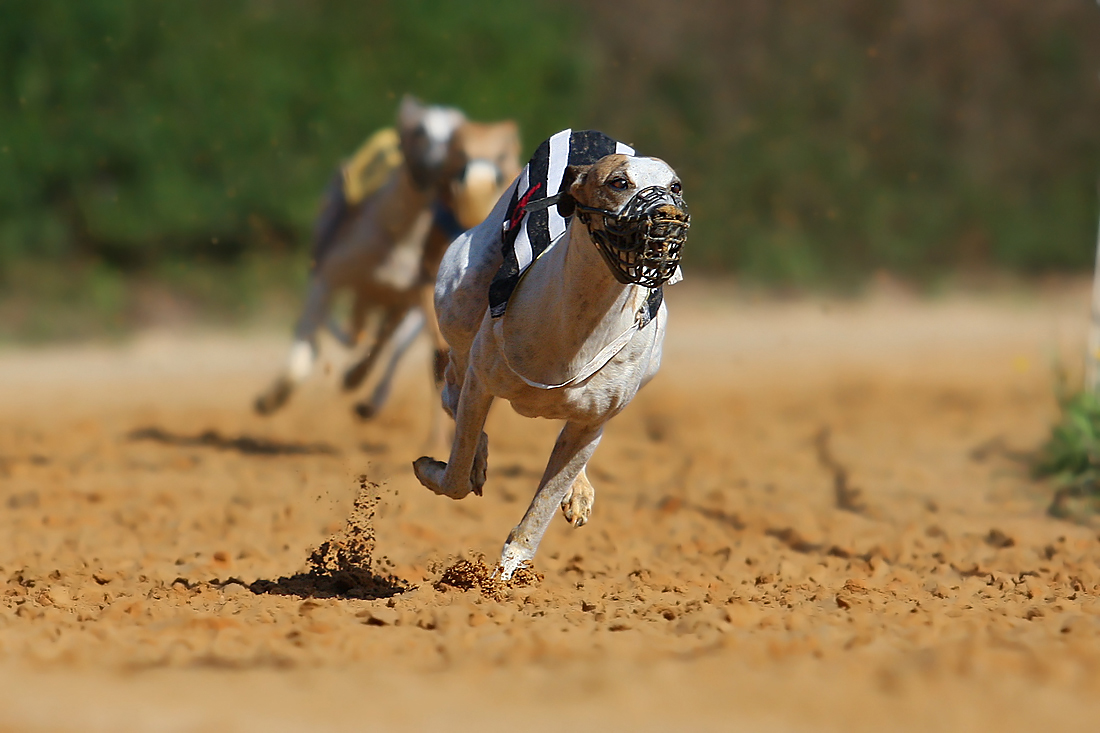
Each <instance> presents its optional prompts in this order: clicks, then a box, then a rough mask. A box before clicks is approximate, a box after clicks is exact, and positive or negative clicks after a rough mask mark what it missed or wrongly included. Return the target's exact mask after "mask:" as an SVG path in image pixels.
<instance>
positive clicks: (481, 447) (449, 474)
mask: <svg viewBox="0 0 1100 733" xmlns="http://www.w3.org/2000/svg"><path fill="white" fill-rule="evenodd" d="M492 404H493V395H492V393H490V392H489V391H488V390H487V389H486V388H485V386H484V385H483V384H482V382H481V380H480V379H479V378H478V376H477V375H476V374H475V373H474V371H473V369H469V370H467V372H466V378H465V380H464V382H463V385H462V393H461V395H460V396H459V398H458V413H457V414H456V415H455V439H454V442H453V443H452V444H451V457H450V460H448V461H447V462H446V463H443V462H442V461H437V460H435V459H433V458H429V457H428V456H421V457H420V458H417V459H416V460H415V461H414V462H413V472H414V473H416V478H417V479H419V480H420V483H422V484H424V486H426V487H427V488H429V489H431V490H432V491H434V492H435V493H437V494H442V495H443V496H449V497H451V498H452V499H461V498H463V497H464V496H466V495H467V494H469V493H470V492H471V491H472V492H474V493H475V494H479V495H480V494H481V487H482V486H484V485H485V469H486V464H487V462H488V454H489V442H488V438H487V437H486V435H485V433H484V432H482V430H483V428H484V427H485V418H486V417H488V415H489V407H490V406H491V405H492Z"/></svg>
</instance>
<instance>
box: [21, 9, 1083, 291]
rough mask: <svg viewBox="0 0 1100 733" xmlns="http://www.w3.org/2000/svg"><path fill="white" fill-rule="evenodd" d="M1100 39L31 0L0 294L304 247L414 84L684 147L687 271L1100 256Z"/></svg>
mask: <svg viewBox="0 0 1100 733" xmlns="http://www.w3.org/2000/svg"><path fill="white" fill-rule="evenodd" d="M1098 39H1100V9H1098V8H1097V7H1096V5H1095V4H1093V3H1090V2H1085V1H1084V0H1044V1H1043V2H1034V1H1033V0H972V1H971V2H968V3H958V2H954V1H953V0H834V1H833V2H829V3H821V2H815V1H814V0H738V1H737V2H729V1H728V0H691V1H689V2H684V3H668V2H657V1H656V0H637V1H635V2H630V3H621V2H611V1H610V0H600V1H593V0H589V1H587V2H582V1H581V0H577V1H576V2H558V3H548V2H530V3H504V2H500V3H497V2H488V1H487V0H470V1H468V2H463V3H449V2H444V1H443V0H392V1H388V2H387V1H384V0H379V1H377V2H363V1H360V0H188V2H185V3H183V2H158V1H153V2H150V1H149V0H143V1H138V0H81V1H80V2H77V3H73V2H64V1H63V0H6V2H5V3H4V10H3V22H2V23H0V287H7V288H15V287H18V286H19V284H20V282H21V281H22V280H23V279H24V276H25V273H26V272H28V271H31V270H34V268H31V270H28V269H27V264H26V263H28V262H31V263H34V262H46V263H49V264H50V265H51V266H52V265H54V264H56V263H59V262H64V263H67V264H71V265H72V266H73V267H74V268H78V269H79V271H82V272H94V273H97V275H96V278H97V282H100V281H102V282H106V283H107V284H106V285H102V283H101V284H100V285H96V288H98V291H97V292H99V294H98V295H96V296H95V297H96V298H100V299H106V300H107V301H111V299H112V298H115V299H116V300H117V298H118V297H121V296H119V295H118V292H119V290H120V288H122V287H123V286H121V285H119V284H118V281H117V273H131V272H137V273H144V272H162V271H168V272H171V271H173V268H177V269H178V268H180V267H191V266H192V265H194V263H200V264H201V263H208V264H217V263H223V264H224V263H241V262H244V263H255V262H257V261H264V260H268V259H272V258H276V257H279V256H284V255H286V256H290V257H294V255H295V254H296V253H298V252H300V251H301V250H303V249H305V247H306V245H307V242H306V237H307V236H308V231H309V229H310V224H311V220H312V217H313V214H314V207H315V205H316V200H317V196H318V194H319V192H320V190H321V188H322V187H323V185H324V184H325V182H326V181H327V179H328V176H329V175H330V172H331V170H332V168H333V166H334V165H335V164H336V163H337V162H338V161H339V159H340V158H341V157H342V156H343V155H346V154H348V153H349V152H350V151H352V150H353V149H354V148H355V146H356V145H357V144H358V143H359V142H360V141H361V140H362V139H363V138H365V137H366V136H367V135H368V134H369V133H370V132H371V131H373V130H374V129H376V128H377V127H380V126H382V125H385V124H388V123H389V122H390V121H391V119H392V116H393V113H394V109H395V106H396V100H397V98H398V97H399V96H400V94H401V93H403V92H405V91H412V92H415V93H417V94H419V95H420V96H422V97H423V98H425V99H428V100H431V101H440V102H445V103H451V104H456V105H458V106H461V107H462V108H464V109H465V110H466V111H467V112H468V114H470V116H472V117H474V118H479V119H496V118H502V117H515V118H517V119H518V120H519V122H520V123H521V125H522V127H523V132H524V138H525V143H526V146H527V148H528V149H533V148H534V146H535V145H536V144H537V143H538V142H539V141H540V140H541V139H543V138H544V137H546V136H547V135H549V134H551V133H552V132H554V131H556V130H558V129H561V128H563V127H568V126H572V127H576V128H582V127H598V128H600V129H604V130H605V131H607V132H609V133H611V134H612V135H615V136H617V137H619V138H621V139H624V140H628V141H630V142H633V143H635V144H636V145H637V146H639V147H640V148H641V149H642V150H643V151H645V152H650V153H652V154H656V155H659V156H661V157H663V158H665V159H667V160H668V161H669V162H670V163H672V164H673V165H674V166H675V167H676V168H677V169H678V170H679V171H680V173H681V174H682V176H683V177H684V179H685V192H686V194H687V198H688V201H689V203H690V205H691V206H692V212H693V216H694V222H695V226H694V227H693V230H692V242H691V245H690V251H689V253H688V255H687V257H688V263H687V264H688V266H689V271H690V268H691V267H693V266H694V267H700V266H705V267H707V268H708V269H711V268H726V269H729V270H732V271H734V272H737V273H739V274H742V275H744V276H747V277H750V278H754V279H758V280H764V281H767V282H779V283H786V284H794V285H804V284H808V283H814V282H820V281H822V280H825V281H849V282H856V281H858V280H859V279H860V278H861V277H863V276H865V275H866V274H867V273H869V272H871V271H874V270H877V269H886V270H889V271H892V272H895V273H898V274H901V275H904V276H908V277H913V278H918V279H925V278H930V277H935V276H937V275H939V274H942V273H946V272H953V271H957V270H959V269H962V270H966V271H972V270H984V269H990V268H994V269H1008V270H1012V271H1017V272H1022V273H1034V272H1042V271H1050V270H1071V269H1077V268H1084V267H1087V266H1089V265H1090V263H1091V258H1092V254H1093V244H1092V243H1093V241H1094V237H1095V225H1096V214H1097V206H1096V198H1097V196H1096V179H1097V170H1098V167H1097V162H1098V158H1100V155H1098V153H1100V138H1098V135H1097V121H1098V120H1100V79H1098V76H1097V74H1098V72H1100V43H1097V41H1098ZM298 259H301V258H298ZM39 269H41V268H39ZM78 269H73V270H72V271H73V272H76V271H78ZM301 269H302V270H304V269H305V264H304V262H303V263H302V266H301ZM34 271H37V270H34ZM112 278H115V279H112ZM51 283H53V284H52V285H51V286H50V287H52V288H54V289H59V290H64V289H65V288H64V284H63V283H58V282H57V281H56V277H55V279H54V280H51ZM112 283H114V284H112ZM112 293H114V295H112Z"/></svg>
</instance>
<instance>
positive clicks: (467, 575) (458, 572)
mask: <svg viewBox="0 0 1100 733" xmlns="http://www.w3.org/2000/svg"><path fill="white" fill-rule="evenodd" d="M495 570H496V566H495V565H492V566H490V565H488V564H487V563H486V562H485V558H484V557H477V558H474V559H473V560H466V559H461V560H457V561H455V562H454V563H452V564H451V565H449V566H448V567H447V569H446V570H444V571H443V575H442V576H441V577H440V578H439V580H437V581H436V582H435V589H436V590H440V591H442V590H446V589H447V588H458V589H459V590H473V589H475V588H476V589H478V590H480V591H481V593H482V595H484V596H487V597H489V598H494V599H496V600H500V599H502V598H504V597H506V596H507V594H508V590H509V589H511V588H523V587H526V586H530V585H537V584H538V583H540V582H542V579H543V576H542V575H540V574H539V573H536V572H535V571H534V570H533V569H532V568H531V567H530V566H527V565H524V566H523V567H520V568H519V569H517V570H516V571H515V572H514V573H513V574H512V578H511V579H510V580H508V581H502V580H501V579H500V578H499V577H498V576H497V575H495V574H494V571H495Z"/></svg>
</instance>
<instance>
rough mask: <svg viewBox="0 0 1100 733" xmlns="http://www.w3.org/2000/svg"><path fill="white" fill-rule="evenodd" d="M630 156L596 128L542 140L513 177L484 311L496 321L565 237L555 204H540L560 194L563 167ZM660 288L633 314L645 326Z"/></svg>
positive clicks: (563, 222) (658, 300)
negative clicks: (526, 275) (530, 271)
mask: <svg viewBox="0 0 1100 733" xmlns="http://www.w3.org/2000/svg"><path fill="white" fill-rule="evenodd" d="M612 153H620V154H622V155H634V154H635V152H634V148H632V147H630V146H629V145H627V144H625V143H621V142H619V141H618V140H615V139H614V138H611V137H608V136H607V135H605V134H604V133H602V132H599V131H597V130H577V131H573V130H562V131H561V132H559V133H557V134H555V135H553V136H551V137H550V138H549V139H548V140H545V141H544V142H543V143H542V144H541V145H539V147H538V149H536V150H535V154H534V155H533V156H532V157H531V160H530V161H529V162H528V163H527V165H526V166H524V168H523V171H522V172H521V173H520V174H519V183H518V184H517V185H516V189H515V191H514V192H513V193H512V199H511V201H509V202H508V213H507V214H506V216H505V217H504V225H503V228H502V232H501V249H502V252H503V254H504V262H503V263H502V264H501V266H500V269H499V270H498V271H497V274H496V275H495V276H494V277H493V281H492V282H491V283H490V284H489V312H490V314H491V315H492V317H493V318H500V317H501V316H503V315H504V311H505V310H506V309H507V307H508V298H510V297H511V295H512V292H513V291H514V290H515V289H516V285H518V284H519V280H520V277H521V276H522V275H523V272H524V270H526V269H527V268H528V267H530V265H531V263H532V262H534V261H535V260H536V259H538V257H539V255H541V254H542V253H543V252H545V251H546V249H547V248H548V247H549V246H550V244H551V243H552V242H554V240H556V239H557V238H558V237H560V236H561V235H562V234H564V233H565V230H566V229H567V228H568V226H569V220H568V219H566V218H565V217H563V216H562V215H561V214H559V213H558V209H557V207H556V206H553V205H550V206H547V205H546V204H547V203H549V202H548V201H547V199H551V200H552V201H556V200H557V196H558V194H559V193H561V184H562V179H563V178H564V176H565V168H566V166H570V165H591V164H592V163H595V162H597V161H598V160H599V159H600V158H603V157H604V156H605V155H611V154H612ZM663 297H664V296H663V293H662V291H661V288H654V289H653V290H652V291H650V295H649V297H648V298H647V299H646V305H645V308H644V312H643V313H641V314H639V315H640V317H641V319H642V320H643V321H644V323H643V324H642V325H643V326H644V325H645V323H648V322H649V321H650V320H651V319H652V318H653V316H654V315H656V314H657V309H658V308H659V307H660V305H661V300H662V299H663Z"/></svg>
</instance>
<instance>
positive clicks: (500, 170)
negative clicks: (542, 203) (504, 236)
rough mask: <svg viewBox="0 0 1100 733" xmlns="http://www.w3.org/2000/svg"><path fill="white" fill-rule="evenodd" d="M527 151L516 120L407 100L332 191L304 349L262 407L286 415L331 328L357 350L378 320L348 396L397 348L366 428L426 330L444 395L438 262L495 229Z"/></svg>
mask: <svg viewBox="0 0 1100 733" xmlns="http://www.w3.org/2000/svg"><path fill="white" fill-rule="evenodd" d="M519 148H520V142H519V131H518V127H517V126H516V124H515V123H514V122H512V121H502V122H496V123H477V122H470V121H468V120H467V119H466V118H465V116H464V115H463V113H462V112H460V111H459V110H457V109H454V108H451V107H441V106H432V105H424V104H422V103H421V102H419V101H418V100H416V99H415V98H413V97H410V96H406V97H405V98H404V99H402V102H401V105H400V107H399V110H398V118H397V129H396V130H393V129H385V130H381V131H379V132H378V133H376V134H375V135H373V136H372V137H371V138H370V139H369V140H368V141H367V143H366V144H364V145H363V146H362V147H361V148H360V150H359V151H358V152H357V153H356V155H355V156H353V157H352V158H351V159H350V160H348V161H347V162H345V164H344V165H343V166H342V167H341V169H340V171H339V172H338V173H337V175H336V177H335V178H334V180H333V182H332V184H330V186H329V188H328V190H327V191H326V194H325V198H324V201H323V205H322V211H321V214H320V216H319V217H318V220H317V223H316V227H315V232H314V242H313V252H312V258H313V263H312V272H311V274H310V280H309V288H308V291H307V295H306V302H305V306H304V308H303V311H302V314H301V316H300V317H299V319H298V323H297V326H296V327H295V331H294V343H293V345H292V347H291V350H290V354H289V357H288V359H287V362H286V366H285V368H284V369H283V371H282V373H281V374H280V375H279V376H278V378H277V379H276V380H275V381H274V383H273V384H272V385H271V386H270V387H269V388H268V389H267V390H265V391H264V392H263V393H262V394H261V395H260V396H259V397H257V399H256V402H255V407H256V411H257V412H259V413H261V414H270V413H272V412H274V411H275V410H277V409H279V408H280V407H282V406H283V405H284V404H285V403H286V401H287V399H289V397H290V396H291V394H292V393H293V391H294V389H295V388H296V387H297V386H298V385H299V384H301V383H302V382H303V381H304V380H305V379H306V378H307V377H308V376H309V374H310V372H311V371H312V368H313V364H314V361H315V360H316V357H317V340H316V337H317V331H318V330H319V329H320V327H321V326H322V325H325V324H326V322H327V325H328V327H329V329H330V330H331V331H332V332H333V334H334V335H335V336H336V337H337V339H338V340H339V341H341V342H342V343H343V344H344V345H345V346H348V347H355V346H357V345H358V344H359V343H360V341H361V339H362V335H363V332H364V326H365V325H366V323H367V316H368V315H369V314H370V313H371V312H372V311H373V312H377V313H378V318H377V319H376V323H375V324H374V326H375V332H374V335H373V339H371V342H370V344H369V346H368V348H367V349H366V351H365V354H364V355H363V357H362V358H361V359H360V360H359V361H357V362H356V363H355V364H354V365H353V366H352V367H350V368H349V369H348V370H347V372H346V373H345V375H344V380H343V381H344V388H345V389H347V390H351V389H355V388H356V387H358V386H359V385H360V384H361V383H362V382H363V381H364V379H365V378H366V377H367V376H368V374H369V373H370V372H371V370H372V369H373V368H374V367H375V365H376V364H377V362H378V359H379V357H380V355H381V354H382V353H383V351H384V349H385V347H386V346H387V344H389V343H390V342H391V341H392V342H393V344H394V346H393V349H392V350H391V353H390V357H389V362H388V364H387V365H386V369H385V371H384V373H383V375H382V377H381V378H380V379H379V380H378V382H377V385H376V387H375V388H374V390H373V392H372V394H371V395H370V396H369V397H368V398H366V399H364V400H363V401H362V402H361V403H359V404H358V405H356V407H355V410H356V412H357V413H358V414H359V415H360V416H361V417H364V418H367V417H371V416H373V415H374V414H375V413H376V412H377V411H378V409H380V408H381V406H382V404H383V403H384V402H385V399H386V397H387V396H388V393H389V387H390V382H391V379H392V377H393V374H394V371H395V370H396V367H397V364H398V361H399V360H400V358H401V356H402V355H403V354H404V352H405V350H406V349H407V348H408V347H409V346H410V345H411V343H412V342H413V341H414V339H415V338H416V336H417V334H418V333H419V332H420V330H421V329H422V327H423V325H424V324H425V322H429V323H430V324H431V328H432V330H433V335H434V337H435V342H436V351H437V356H436V367H435V371H436V372H437V376H436V384H437V389H438V388H439V386H440V384H441V380H442V361H441V357H440V353H441V352H442V348H443V346H444V344H443V342H442V340H441V337H440V336H439V335H438V332H436V331H435V326H434V322H435V319H434V317H431V318H426V317H425V309H427V310H428V313H429V314H430V313H431V310H430V309H431V307H432V297H431V294H432V288H433V285H434V282H435V273H436V270H437V269H438V265H439V259H440V258H441V257H442V255H443V252H444V250H445V249H446V246H447V245H448V244H449V243H450V241H451V240H452V239H454V237H456V236H458V234H460V233H461V232H462V231H465V230H466V229H469V228H470V227H472V226H475V225H477V224H478V223H480V222H481V221H482V220H483V219H484V218H485V216H486V215H487V214H488V213H489V211H490V210H491V208H492V206H493V203H494V202H495V201H496V200H497V198H498V197H499V196H500V194H501V191H503V189H504V188H505V186H507V185H508V183H509V182H510V181H511V180H512V179H513V178H514V177H515V175H516V173H517V172H518V171H519ZM343 289H347V290H351V291H352V292H353V303H352V307H351V318H350V323H349V327H348V329H347V331H346V332H341V330H340V329H339V328H338V327H337V326H336V325H335V324H334V322H333V321H332V320H331V317H330V315H329V311H330V306H331V302H332V298H333V296H334V294H335V293H336V292H338V291H340V290H343ZM433 422H434V423H438V421H433ZM435 432H437V431H436V430H434V429H433V433H435Z"/></svg>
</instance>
